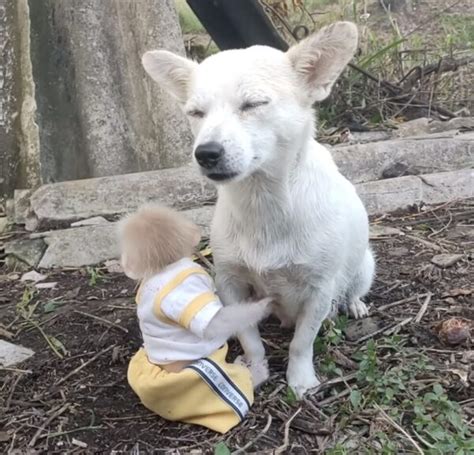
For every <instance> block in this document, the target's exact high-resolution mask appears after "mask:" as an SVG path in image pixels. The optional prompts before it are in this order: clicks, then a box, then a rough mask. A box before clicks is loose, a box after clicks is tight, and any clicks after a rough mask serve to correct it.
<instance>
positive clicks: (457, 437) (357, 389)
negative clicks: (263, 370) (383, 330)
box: [315, 318, 474, 455]
mask: <svg viewBox="0 0 474 455" xmlns="http://www.w3.org/2000/svg"><path fill="white" fill-rule="evenodd" d="M346 325H347V319H345V318H339V319H337V320H336V321H335V322H331V323H326V328H325V332H324V335H323V336H321V337H319V338H318V340H317V342H316V344H315V351H316V353H318V352H320V354H319V355H318V356H317V358H318V360H319V367H320V371H321V372H322V373H324V374H325V375H326V376H327V377H329V378H332V377H342V376H344V373H343V371H342V370H341V369H340V368H339V367H337V366H336V364H335V363H334V360H333V358H332V356H331V349H336V348H337V347H338V346H340V344H341V342H342V341H343V338H344V336H343V331H344V328H345V326H346ZM408 344H409V343H408V338H407V337H403V336H398V335H393V336H390V337H384V338H381V339H379V340H376V341H375V340H370V341H368V342H367V344H365V345H364V346H363V347H361V348H360V349H359V350H358V351H356V352H355V353H353V354H352V355H351V359H352V360H354V361H356V362H357V365H358V369H357V373H356V379H355V382H354V383H351V384H348V383H345V387H348V388H349V389H350V394H349V399H345V398H342V399H340V400H337V401H336V402H334V403H333V404H331V405H329V407H326V408H325V409H324V411H325V412H326V413H327V414H329V415H333V416H337V421H338V430H339V433H340V434H346V435H347V434H348V433H347V432H346V430H348V431H349V434H351V430H353V429H354V428H353V422H354V421H357V420H359V419H362V420H363V421H364V420H365V421H370V422H372V425H371V427H372V431H371V432H369V433H368V434H367V435H366V436H365V437H364V438H365V439H357V438H356V439H355V440H351V439H350V438H349V440H345V439H343V440H340V441H335V442H334V445H333V447H332V448H331V449H330V450H329V451H327V452H326V453H327V454H331V455H343V454H346V453H347V454H349V453H354V445H353V444H355V443H357V444H359V448H360V449H362V448H363V450H362V451H358V452H357V453H383V454H396V453H407V450H411V451H413V449H414V446H413V443H412V442H410V440H409V438H407V437H406V435H404V434H403V432H401V431H400V428H402V429H403V430H404V431H405V432H406V433H407V434H409V436H410V438H411V439H412V440H413V441H415V443H416V444H418V446H419V447H421V448H422V450H423V451H424V452H425V453H426V454H433V455H434V454H436V455H437V454H445V453H452V454H457V455H467V454H470V453H474V439H473V438H474V434H473V432H472V428H469V426H468V424H467V422H466V419H465V418H464V415H463V411H462V409H461V407H460V406H459V404H458V403H457V402H456V401H454V400H452V399H451V398H450V397H449V391H447V390H446V389H445V388H444V387H443V385H442V384H441V380H440V379H439V371H437V370H438V369H439V368H436V367H435V366H434V365H433V364H432V363H431V361H430V359H429V358H428V357H426V356H425V355H424V354H423V353H422V352H421V351H420V350H417V349H413V348H410V347H409V346H408ZM346 354H347V353H346ZM333 392H334V393H338V392H340V390H336V389H334V390H333ZM359 422H360V420H359ZM359 425H360V423H359ZM397 427H398V428H397ZM355 428H359V427H357V426H356V427H355ZM352 434H357V431H352ZM373 448H377V450H376V452H374V451H373Z"/></svg>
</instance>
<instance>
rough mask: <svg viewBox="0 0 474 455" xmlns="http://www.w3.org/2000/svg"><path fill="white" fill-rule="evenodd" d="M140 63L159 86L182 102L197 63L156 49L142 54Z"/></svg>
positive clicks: (184, 100) (186, 94)
mask: <svg viewBox="0 0 474 455" xmlns="http://www.w3.org/2000/svg"><path fill="white" fill-rule="evenodd" d="M142 64H143V67H144V68H145V71H146V72H147V73H148V74H149V75H150V76H151V78H152V79H153V80H155V81H156V82H158V83H159V84H160V85H161V88H163V89H164V90H166V91H167V92H168V93H169V94H171V95H172V96H174V97H175V98H176V99H177V100H178V101H179V102H180V103H182V104H184V103H185V102H186V100H187V97H188V88H189V83H190V80H191V76H192V73H193V71H194V70H195V69H196V68H197V66H198V64H197V63H196V62H193V61H192V60H189V59H187V58H184V57H181V56H179V55H176V54H173V53H172V52H168V51H164V50H157V51H148V52H145V53H144V54H143V57H142Z"/></svg>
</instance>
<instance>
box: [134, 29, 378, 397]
mask: <svg viewBox="0 0 474 455" xmlns="http://www.w3.org/2000/svg"><path fill="white" fill-rule="evenodd" d="M356 45H357V29H356V27H355V25H353V24H352V23H349V22H338V23H335V24H333V25H331V26H329V27H326V28H323V29H322V30H321V31H320V32H319V33H317V34H314V35H312V36H310V37H308V38H307V39H305V40H304V41H302V42H300V43H299V44H297V45H295V46H293V47H291V48H290V49H289V51H288V52H286V53H285V52H281V51H279V50H276V49H273V48H270V47H266V46H253V47H250V48H248V49H242V50H230V51H224V52H221V53H218V54H217V55H213V56H211V57H209V58H207V59H206V60H204V61H203V62H202V63H201V64H197V63H195V62H192V61H190V60H187V59H185V58H182V57H179V56H177V55H174V54H172V53H170V52H167V51H163V50H158V51H150V52H147V53H146V54H145V55H144V56H143V65H144V67H145V69H146V71H147V72H148V73H149V75H150V76H151V77H152V78H153V79H155V80H156V81H157V82H158V83H159V84H161V86H162V87H163V88H164V89H165V90H167V91H168V92H169V93H171V94H172V95H173V96H174V97H175V98H176V99H177V100H178V101H179V102H180V103H181V105H182V106H183V109H184V111H185V112H186V114H187V115H188V117H189V120H190V122H191V127H192V129H193V131H194V134H195V138H196V141H195V146H194V158H195V160H196V161H197V163H198V165H199V167H200V170H201V172H202V174H203V175H204V176H206V177H207V178H209V179H211V180H213V181H214V182H216V184H217V187H218V202H217V207H216V212H215V216H214V221H213V226H212V233H211V243H212V248H213V253H214V259H215V264H216V270H217V277H216V282H217V287H218V291H219V294H220V297H221V299H222V300H223V302H225V303H226V304H230V303H234V302H241V301H243V300H246V299H248V298H249V296H250V295H251V294H252V293H255V294H257V295H259V296H271V297H272V298H274V299H275V301H277V302H278V306H277V308H276V309H275V313H276V314H277V316H278V317H279V318H280V319H281V320H282V323H285V324H288V323H292V324H293V323H294V324H295V325H296V329H295V334H294V337H293V340H292V341H291V344H290V353H289V363H288V370H287V380H288V383H289V385H290V386H291V387H292V388H293V390H294V391H295V393H296V394H297V396H299V397H301V396H302V395H303V394H304V393H305V392H306V391H307V390H308V389H310V388H313V387H315V386H317V385H318V384H319V381H318V379H317V377H316V374H315V371H314V366H313V342H314V339H315V337H316V335H317V333H318V331H319V329H320V327H321V323H322V322H323V320H324V319H325V318H326V317H327V316H328V315H329V313H330V311H331V308H332V302H333V301H337V302H340V303H344V304H345V306H346V307H347V309H348V310H349V312H350V313H351V314H352V315H353V316H355V317H362V316H365V315H366V314H367V308H366V306H365V304H364V303H363V302H362V301H361V300H360V298H361V297H362V296H364V295H365V294H366V293H367V292H368V291H369V288H370V286H371V283H372V279H373V274H374V259H373V256H372V253H371V251H370V249H369V245H368V220H367V214H366V211H365V209H364V206H363V204H362V202H361V201H360V199H359V197H358V196H357V194H356V191H355V189H354V187H353V186H352V184H351V183H349V181H347V180H346V179H345V178H344V177H343V176H342V175H341V174H340V173H339V171H338V169H337V167H336V165H335V164H334V162H333V160H332V157H331V155H330V153H329V152H328V151H327V150H326V149H325V148H324V147H323V146H322V145H320V144H318V143H317V142H315V141H314V139H313V137H314V132H315V115H314V112H313V109H312V105H313V103H314V102H316V101H321V100H323V99H324V98H326V97H327V96H328V95H329V93H330V90H331V87H332V86H333V84H334V82H335V81H336V79H337V78H338V76H339V75H340V73H341V72H342V70H343V69H344V67H345V66H346V64H347V63H348V62H349V60H350V59H351V58H352V56H353V55H354V52H355V50H356ZM239 340H240V342H241V344H242V347H243V349H244V359H245V361H246V363H247V364H248V366H249V367H250V369H251V370H252V373H253V375H254V377H256V378H257V379H256V383H260V382H262V381H264V380H265V379H267V378H268V366H267V362H266V359H265V349H264V347H263V344H262V341H261V339H260V335H259V332H258V329H257V328H251V329H248V330H245V331H243V332H242V333H240V334H239Z"/></svg>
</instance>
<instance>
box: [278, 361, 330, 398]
mask: <svg viewBox="0 0 474 455" xmlns="http://www.w3.org/2000/svg"><path fill="white" fill-rule="evenodd" d="M286 377H287V380H288V385H289V386H290V387H291V389H292V390H293V392H294V393H295V395H296V398H297V399H298V400H301V399H302V398H303V396H304V394H305V393H306V392H307V391H308V390H311V389H314V388H316V387H318V386H319V385H320V384H321V382H320V381H319V379H318V378H317V377H316V374H315V372H314V369H313V368H312V367H311V368H310V369H305V368H301V367H300V368H297V369H288V371H287V374H286Z"/></svg>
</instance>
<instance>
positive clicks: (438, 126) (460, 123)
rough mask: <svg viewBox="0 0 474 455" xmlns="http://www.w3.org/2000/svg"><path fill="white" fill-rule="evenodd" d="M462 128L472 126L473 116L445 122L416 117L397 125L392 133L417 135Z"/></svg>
mask: <svg viewBox="0 0 474 455" xmlns="http://www.w3.org/2000/svg"><path fill="white" fill-rule="evenodd" d="M463 128H474V117H457V118H453V119H451V120H449V121H447V122H443V121H439V120H431V119H428V118H418V119H415V120H410V121H408V122H405V123H401V124H400V125H398V128H397V129H396V130H395V131H394V132H393V135H394V136H395V137H408V136H419V135H424V134H430V133H442V132H445V131H453V130H459V129H463Z"/></svg>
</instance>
